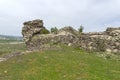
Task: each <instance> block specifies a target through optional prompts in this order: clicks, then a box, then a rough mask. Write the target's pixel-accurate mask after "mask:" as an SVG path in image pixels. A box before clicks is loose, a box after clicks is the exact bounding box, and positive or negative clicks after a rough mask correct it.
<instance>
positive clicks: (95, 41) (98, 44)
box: [22, 20, 120, 53]
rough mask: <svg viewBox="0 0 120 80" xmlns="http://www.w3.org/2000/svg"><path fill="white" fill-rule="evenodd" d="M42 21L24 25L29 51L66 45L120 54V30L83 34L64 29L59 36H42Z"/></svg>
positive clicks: (24, 34) (110, 29)
mask: <svg viewBox="0 0 120 80" xmlns="http://www.w3.org/2000/svg"><path fill="white" fill-rule="evenodd" d="M42 29H45V27H43V21H42V20H33V21H28V22H25V23H24V27H23V29H22V34H23V38H24V41H25V43H26V45H27V47H28V49H29V50H39V49H43V48H51V47H53V46H54V47H56V46H55V45H58V44H65V45H68V46H73V47H77V48H82V49H85V50H89V51H107V52H114V53H120V28H107V29H106V31H104V32H94V33H82V34H79V32H78V31H76V30H75V29H73V28H72V27H70V26H68V27H64V28H62V29H60V30H58V32H57V34H52V33H50V34H41V30H42Z"/></svg>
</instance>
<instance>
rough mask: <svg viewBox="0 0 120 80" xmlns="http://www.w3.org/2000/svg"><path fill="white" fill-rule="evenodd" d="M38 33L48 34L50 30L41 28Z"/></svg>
mask: <svg viewBox="0 0 120 80" xmlns="http://www.w3.org/2000/svg"><path fill="white" fill-rule="evenodd" d="M40 33H41V34H49V33H50V32H49V30H47V29H42V30H41V32H40Z"/></svg>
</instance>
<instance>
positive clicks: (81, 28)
mask: <svg viewBox="0 0 120 80" xmlns="http://www.w3.org/2000/svg"><path fill="white" fill-rule="evenodd" d="M83 29H84V27H83V26H82V25H81V26H80V28H79V29H78V31H79V33H82V32H83Z"/></svg>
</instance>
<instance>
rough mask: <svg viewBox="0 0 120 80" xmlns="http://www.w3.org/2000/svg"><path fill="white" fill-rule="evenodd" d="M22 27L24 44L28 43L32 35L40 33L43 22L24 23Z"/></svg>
mask: <svg viewBox="0 0 120 80" xmlns="http://www.w3.org/2000/svg"><path fill="white" fill-rule="evenodd" d="M23 25H24V27H23V28H22V35H23V39H24V41H25V43H26V44H28V43H29V41H30V40H31V38H32V36H33V35H34V34H37V33H40V31H41V30H42V29H43V28H44V27H43V21H42V20H39V19H37V20H33V21H27V22H24V23H23Z"/></svg>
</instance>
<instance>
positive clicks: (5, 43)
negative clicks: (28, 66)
mask: <svg viewBox="0 0 120 80" xmlns="http://www.w3.org/2000/svg"><path fill="white" fill-rule="evenodd" d="M14 42H21V41H15V40H0V56H1V55H3V54H7V53H12V52H21V51H24V50H25V49H26V48H25V44H24V43H20V44H11V43H14Z"/></svg>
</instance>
